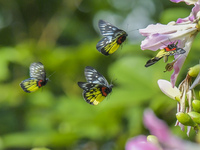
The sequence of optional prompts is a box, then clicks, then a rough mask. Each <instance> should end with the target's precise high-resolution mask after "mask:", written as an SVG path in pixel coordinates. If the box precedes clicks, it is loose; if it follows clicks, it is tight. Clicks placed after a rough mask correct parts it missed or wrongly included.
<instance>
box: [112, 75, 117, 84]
mask: <svg viewBox="0 0 200 150" xmlns="http://www.w3.org/2000/svg"><path fill="white" fill-rule="evenodd" d="M114 76H115V75H113V77H112V79H111V82H110V84H111V85H113V84H112V83H113V82H114V81H116V80H117V79H114V80H113V78H114Z"/></svg>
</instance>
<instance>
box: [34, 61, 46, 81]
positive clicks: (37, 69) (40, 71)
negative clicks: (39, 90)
mask: <svg viewBox="0 0 200 150" xmlns="http://www.w3.org/2000/svg"><path fill="white" fill-rule="evenodd" d="M30 77H31V78H36V79H40V80H45V79H46V73H45V70H44V65H43V64H42V63H41V62H34V63H32V64H31V65H30Z"/></svg>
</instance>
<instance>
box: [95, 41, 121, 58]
mask: <svg viewBox="0 0 200 150" xmlns="http://www.w3.org/2000/svg"><path fill="white" fill-rule="evenodd" d="M116 41H117V39H113V40H112V41H111V38H108V37H105V38H103V39H101V40H100V41H99V42H98V43H97V45H96V49H97V50H98V51H99V52H101V53H102V54H104V55H106V56H107V55H110V54H112V53H114V52H115V51H116V50H117V49H118V48H119V46H120V45H119V44H118V43H117V42H116Z"/></svg>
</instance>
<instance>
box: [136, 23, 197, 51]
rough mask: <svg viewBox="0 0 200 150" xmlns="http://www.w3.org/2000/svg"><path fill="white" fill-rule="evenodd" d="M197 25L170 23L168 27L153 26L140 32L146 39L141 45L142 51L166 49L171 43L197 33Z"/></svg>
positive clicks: (161, 25)
mask: <svg viewBox="0 0 200 150" xmlns="http://www.w3.org/2000/svg"><path fill="white" fill-rule="evenodd" d="M195 26H196V24H180V25H179V24H176V23H175V22H170V23H168V25H163V24H155V25H153V24H151V25H148V26H147V27H146V28H145V29H140V30H139V32H140V34H142V35H143V36H146V38H145V39H144V40H143V41H142V43H141V49H142V50H145V49H149V50H153V51H156V50H158V49H162V48H164V47H166V45H168V44H169V43H170V41H178V40H182V39H183V38H184V37H185V36H189V35H191V34H193V33H195V32H196V30H197V29H196V28H195Z"/></svg>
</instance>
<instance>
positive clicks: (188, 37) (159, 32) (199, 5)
mask: <svg viewBox="0 0 200 150" xmlns="http://www.w3.org/2000/svg"><path fill="white" fill-rule="evenodd" d="M171 1H172V2H175V3H178V2H181V1H184V2H185V3H186V4H188V5H194V7H193V8H192V11H191V13H190V15H189V16H188V17H186V18H179V19H178V20H177V21H176V22H175V21H172V22H169V23H168V24H167V25H163V24H159V23H158V24H155V25H152V24H151V25H149V26H147V27H146V28H145V29H140V33H141V34H142V35H143V36H146V38H145V39H144V40H143V41H142V43H141V49H143V50H145V49H149V50H153V51H156V50H158V49H163V48H164V46H166V45H169V43H170V42H171V41H173V42H176V41H178V42H177V43H178V45H177V46H178V47H180V48H182V49H184V50H185V51H186V52H185V53H184V54H181V55H175V56H174V57H175V59H174V61H173V62H171V63H168V64H167V65H166V67H165V68H166V71H171V70H172V69H174V72H173V74H172V75H171V83H170V82H168V81H166V80H158V85H159V87H160V89H161V90H162V91H163V93H165V94H166V95H167V96H169V97H171V98H172V99H174V100H176V101H177V114H176V118H177V122H176V125H178V126H180V127H181V129H182V130H184V126H187V128H188V130H187V135H188V136H189V132H190V130H191V127H194V129H195V130H196V131H198V129H199V125H200V100H197V98H196V96H195V94H194V93H195V92H194V87H195V86H196V85H198V84H199V83H200V73H199V72H200V71H199V70H200V65H199V64H198V65H196V66H194V67H192V68H190V69H189V71H188V73H187V75H186V78H185V79H184V80H183V81H182V82H181V83H180V84H179V86H178V88H177V87H175V83H176V80H177V77H178V74H179V72H180V69H181V67H182V65H183V63H184V61H185V59H186V57H187V55H188V53H189V51H190V49H191V46H192V43H193V41H194V39H195V37H196V35H197V34H198V32H199V30H200V0H171ZM168 49H169V47H168ZM169 50H170V49H169ZM175 50H176V49H175ZM152 60H153V59H152ZM193 77H196V79H195V81H194V82H193V84H192V78H193ZM191 84H192V85H191Z"/></svg>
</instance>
